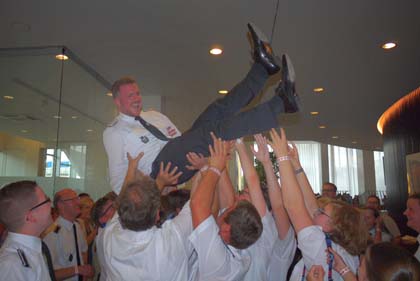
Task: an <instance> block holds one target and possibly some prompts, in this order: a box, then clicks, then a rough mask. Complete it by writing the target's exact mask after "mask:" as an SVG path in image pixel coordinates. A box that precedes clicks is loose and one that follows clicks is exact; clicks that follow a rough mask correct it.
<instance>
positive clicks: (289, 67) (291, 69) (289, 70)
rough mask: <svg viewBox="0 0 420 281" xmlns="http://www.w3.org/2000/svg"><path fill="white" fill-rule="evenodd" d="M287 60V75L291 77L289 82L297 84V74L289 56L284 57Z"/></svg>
mask: <svg viewBox="0 0 420 281" xmlns="http://www.w3.org/2000/svg"><path fill="white" fill-rule="evenodd" d="M283 56H284V58H285V59H286V68H287V75H288V76H289V80H290V82H292V83H295V80H296V74H295V68H294V67H293V63H292V60H291V59H290V57H289V55H288V54H284V55H283Z"/></svg>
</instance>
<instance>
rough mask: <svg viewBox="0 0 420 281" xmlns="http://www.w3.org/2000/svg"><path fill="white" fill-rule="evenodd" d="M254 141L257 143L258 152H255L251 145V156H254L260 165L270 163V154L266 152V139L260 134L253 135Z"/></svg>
mask: <svg viewBox="0 0 420 281" xmlns="http://www.w3.org/2000/svg"><path fill="white" fill-rule="evenodd" d="M254 139H255V141H256V142H257V146H258V151H255V149H254V146H253V145H251V151H252V154H254V156H255V158H257V160H258V161H260V162H261V163H265V162H270V163H271V160H270V153H269V152H268V144H267V139H266V138H265V137H264V136H263V135H261V134H257V135H254Z"/></svg>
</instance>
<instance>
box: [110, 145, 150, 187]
mask: <svg viewBox="0 0 420 281" xmlns="http://www.w3.org/2000/svg"><path fill="white" fill-rule="evenodd" d="M143 155H144V152H140V153H139V154H138V155H137V156H136V157H134V158H133V157H131V155H130V153H128V152H127V159H128V168H127V173H126V174H125V178H124V182H123V184H122V186H121V190H120V193H119V194H122V193H123V191H124V190H125V187H126V186H127V185H128V184H129V183H131V182H133V181H135V180H136V179H137V178H138V177H141V176H144V175H143V173H142V172H140V171H139V170H138V169H137V166H138V164H139V161H140V159H141V158H142V157H143ZM114 191H115V190H114Z"/></svg>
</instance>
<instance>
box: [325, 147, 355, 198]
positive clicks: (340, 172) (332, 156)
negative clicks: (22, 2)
mask: <svg viewBox="0 0 420 281" xmlns="http://www.w3.org/2000/svg"><path fill="white" fill-rule="evenodd" d="M358 160H359V163H363V161H360V160H363V154H362V151H360V150H358V149H353V148H345V147H340V146H335V145H328V166H329V172H330V178H329V180H330V182H332V183H334V184H335V185H337V189H338V192H339V193H345V192H347V193H349V194H350V195H351V196H354V195H356V194H359V176H362V175H359V174H358Z"/></svg>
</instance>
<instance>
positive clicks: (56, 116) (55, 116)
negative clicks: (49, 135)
mask: <svg viewBox="0 0 420 281" xmlns="http://www.w3.org/2000/svg"><path fill="white" fill-rule="evenodd" d="M53 118H55V119H61V118H62V117H61V116H58V115H54V116H53Z"/></svg>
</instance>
